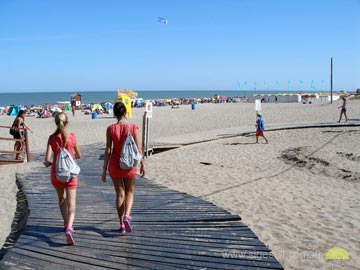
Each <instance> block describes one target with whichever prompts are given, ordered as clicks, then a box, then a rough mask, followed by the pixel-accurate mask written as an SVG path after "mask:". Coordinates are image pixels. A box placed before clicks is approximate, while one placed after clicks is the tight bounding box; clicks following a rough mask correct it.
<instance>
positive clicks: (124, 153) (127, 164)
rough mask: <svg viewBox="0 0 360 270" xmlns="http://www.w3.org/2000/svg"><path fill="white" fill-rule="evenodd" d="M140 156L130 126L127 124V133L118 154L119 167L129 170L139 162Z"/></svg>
mask: <svg viewBox="0 0 360 270" xmlns="http://www.w3.org/2000/svg"><path fill="white" fill-rule="evenodd" d="M141 158H142V156H141V154H140V152H139V149H138V148H137V147H136V144H135V141H134V138H133V136H132V135H131V133H130V126H128V135H127V137H126V140H125V142H124V145H123V147H122V150H121V154H120V168H121V169H123V170H130V169H132V168H133V167H135V166H137V165H138V164H139V163H140V161H141Z"/></svg>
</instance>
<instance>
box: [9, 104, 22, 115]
mask: <svg viewBox="0 0 360 270" xmlns="http://www.w3.org/2000/svg"><path fill="white" fill-rule="evenodd" d="M20 110H21V108H20V106H11V107H10V109H9V111H8V113H7V114H8V115H10V116H17V115H18V113H19V111H20Z"/></svg>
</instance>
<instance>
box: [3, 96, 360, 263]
mask: <svg viewBox="0 0 360 270" xmlns="http://www.w3.org/2000/svg"><path fill="white" fill-rule="evenodd" d="M340 104H341V102H340V101H334V103H333V104H325V103H323V104H301V103H278V104H274V103H263V104H262V113H263V116H264V120H265V127H266V128H271V127H281V126H282V125H288V124H304V123H319V122H329V123H334V122H336V121H337V120H338V117H339V113H340V112H339V110H338V108H337V107H338V106H339V105H340ZM359 106H360V100H349V101H348V106H347V107H348V116H349V118H350V121H349V123H359V121H360V110H359ZM143 113H144V109H134V110H133V118H132V119H131V121H132V122H135V123H137V124H138V125H139V127H140V132H141V127H142V116H143ZM69 119H70V125H69V131H70V132H75V133H76V134H77V138H78V141H79V144H80V146H81V147H86V145H90V144H94V143H105V131H106V127H107V126H108V125H109V124H111V123H113V122H115V119H114V118H112V117H110V116H108V115H101V116H100V117H99V119H91V115H82V114H81V113H80V112H77V113H76V116H75V117H73V116H72V115H71V113H70V112H69ZM13 120H14V118H13V117H9V116H7V115H1V116H0V121H1V123H2V125H11V124H12V122H13ZM255 120H256V118H255V110H254V104H253V103H234V104H198V105H197V107H196V110H191V106H190V105H186V106H185V105H184V106H180V107H179V108H177V109H172V108H171V107H169V106H165V107H154V108H153V117H152V118H151V120H150V145H151V146H154V147H164V146H169V147H174V149H172V150H170V151H164V152H161V153H157V154H155V155H152V156H150V157H149V158H147V160H146V177H147V178H149V179H151V180H152V181H154V182H156V183H159V184H162V185H165V186H167V187H169V188H171V189H175V190H178V191H182V192H186V193H189V194H191V195H194V196H197V197H201V198H203V199H205V200H208V201H211V202H213V203H215V204H216V205H218V206H220V207H222V208H224V209H226V210H228V211H230V212H231V213H233V214H238V215H240V216H241V217H242V218H243V222H244V223H245V224H247V225H248V226H249V227H250V228H251V229H252V230H253V231H254V232H255V234H256V235H258V236H259V238H260V239H261V240H262V241H263V242H264V243H265V244H266V245H268V246H269V247H270V248H271V249H272V250H273V253H274V255H275V257H276V258H277V259H278V260H279V262H280V263H281V264H282V265H283V266H284V268H285V269H327V268H329V267H332V266H334V265H335V266H336V264H334V263H333V262H329V261H326V260H325V254H326V252H327V251H328V250H329V249H330V248H332V247H334V246H339V247H342V248H344V249H346V250H347V251H348V252H349V253H350V256H351V259H350V260H349V261H345V262H343V268H344V269H360V268H358V267H359V265H360V247H359V232H360V216H359V215H358V213H359V210H360V203H359V202H358V198H359V195H360V194H359V193H360V190H359V185H360V166H359V162H360V149H359V147H358V143H359V139H360V127H345V126H341V127H332V128H330V127H324V128H307V129H294V130H277V131H269V132H266V133H265V135H266V136H267V138H268V139H269V141H270V143H269V144H264V143H263V141H261V138H260V141H261V142H262V143H260V144H255V136H254V135H251V134H250V135H246V136H241V134H242V133H245V132H254V131H255V127H254V125H255ZM25 122H26V124H27V125H28V126H29V127H30V128H31V129H32V130H33V133H30V134H29V143H30V150H31V153H32V154H33V155H44V153H45V148H46V143H47V139H48V136H49V135H50V134H51V133H52V132H54V130H55V124H54V120H53V118H49V119H39V118H35V117H27V118H26V120H25ZM0 137H9V134H8V130H6V129H0ZM12 147H13V144H12V143H11V142H5V141H1V142H0V149H3V150H11V149H12ZM164 164H165V165H164ZM33 166H41V163H40V162H29V163H27V164H23V165H7V166H0V173H1V176H2V177H1V178H2V180H1V181H2V183H3V187H4V188H2V189H1V190H0V203H1V204H2V205H3V207H2V208H1V210H0V228H1V232H0V245H2V244H3V243H4V240H5V239H6V237H7V235H8V234H9V231H10V225H11V222H12V218H13V215H14V211H15V207H16V197H15V196H16V191H17V188H16V183H15V174H16V173H23V172H29V171H30V170H31V168H32V167H33ZM44 169H45V168H44ZM100 169H101V168H99V170H100ZM80 181H81V178H80ZM49 184H50V183H49ZM135 200H136V198H135ZM219 233H221V232H219Z"/></svg>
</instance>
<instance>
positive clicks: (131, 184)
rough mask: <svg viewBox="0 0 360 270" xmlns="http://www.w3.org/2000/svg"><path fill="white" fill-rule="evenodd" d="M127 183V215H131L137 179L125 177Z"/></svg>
mask: <svg viewBox="0 0 360 270" xmlns="http://www.w3.org/2000/svg"><path fill="white" fill-rule="evenodd" d="M124 183H125V215H127V216H130V215H131V209H132V207H133V203H134V190H135V179H134V178H129V179H127V178H124Z"/></svg>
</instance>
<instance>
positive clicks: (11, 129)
mask: <svg viewBox="0 0 360 270" xmlns="http://www.w3.org/2000/svg"><path fill="white" fill-rule="evenodd" d="M16 120H17V119H15V120H14V122H13V124H12V126H11V128H10V130H9V133H10V135H12V136H14V135H15V134H16V124H17V121H16Z"/></svg>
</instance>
